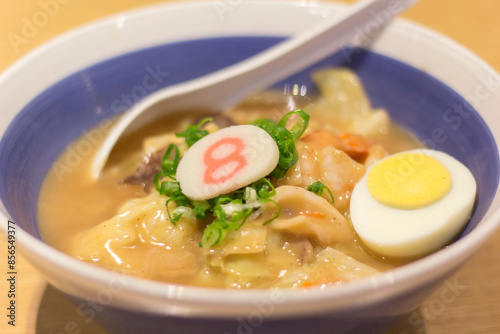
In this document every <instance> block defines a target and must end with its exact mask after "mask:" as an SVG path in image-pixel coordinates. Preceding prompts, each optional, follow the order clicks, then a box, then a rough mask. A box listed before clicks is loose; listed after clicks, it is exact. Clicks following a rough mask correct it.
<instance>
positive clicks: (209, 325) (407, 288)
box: [0, 1, 500, 334]
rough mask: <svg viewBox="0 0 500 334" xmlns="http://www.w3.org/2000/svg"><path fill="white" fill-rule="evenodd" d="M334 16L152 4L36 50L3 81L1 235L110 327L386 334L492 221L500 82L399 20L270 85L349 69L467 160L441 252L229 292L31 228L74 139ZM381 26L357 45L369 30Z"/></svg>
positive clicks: (327, 9) (438, 144)
mask: <svg viewBox="0 0 500 334" xmlns="http://www.w3.org/2000/svg"><path fill="white" fill-rule="evenodd" d="M221 3H223V4H225V6H220V4H221ZM217 4H219V5H217ZM344 9H345V7H343V6H341V5H336V4H321V3H309V2H307V3H305V4H304V3H299V2H290V3H288V2H281V1H280V2H272V1H265V2H254V1H244V2H243V1H232V2H231V1H228V2H202V3H185V4H170V5H157V6H153V7H147V8H145V9H140V10H136V11H132V12H128V13H124V14H120V15H118V16H114V17H111V18H107V19H104V20H100V21H98V22H95V23H92V24H90V25H87V26H84V27H82V28H79V29H77V30H74V31H72V32H69V33H67V34H65V35H63V36H61V37H59V38H57V39H55V40H53V41H51V42H50V43H48V44H46V45H44V46H42V47H40V48H38V49H37V50H35V51H33V52H32V53H30V54H29V55H27V56H26V57H24V58H23V59H21V60H20V61H19V62H17V63H16V64H14V65H13V66H12V67H10V68H9V69H8V70H6V71H5V72H4V73H3V74H2V75H1V77H0V103H1V108H0V118H1V120H2V122H1V123H0V134H1V135H2V139H1V142H0V197H1V207H0V208H1V220H2V224H1V229H2V230H3V232H4V233H6V234H7V233H8V232H7V228H8V227H7V225H8V224H7V221H8V220H10V221H13V222H15V223H16V228H17V230H16V243H17V247H18V248H19V250H20V251H21V252H22V254H23V255H24V256H25V257H26V258H27V259H28V260H29V261H30V262H31V263H32V264H33V266H35V267H36V268H38V270H39V271H40V272H41V273H42V274H43V275H44V276H45V277H46V278H47V280H48V281H49V282H50V283H51V284H53V285H54V286H55V287H56V288H58V289H60V290H61V291H62V292H64V293H65V294H67V295H68V296H70V298H72V299H73V300H74V301H75V303H76V307H77V311H78V312H79V314H81V315H82V316H88V317H90V318H91V319H94V318H95V320H96V321H97V322H99V323H100V324H101V325H102V326H103V327H104V328H106V329H108V330H109V331H111V332H113V333H121V334H123V333H204V334H211V333H214V334H215V333H217V334H221V333H224V334H229V333H273V334H277V333H287V334H290V333H309V332H311V330H313V331H314V333H376V332H383V331H384V330H386V329H387V328H388V327H389V326H390V325H391V324H393V323H394V322H395V321H398V320H399V319H401V317H403V316H405V315H406V314H408V313H409V312H411V311H412V310H414V309H415V308H417V307H418V306H419V304H420V303H421V302H422V301H423V300H424V299H425V298H426V297H427V296H429V295H430V294H431V292H432V291H433V290H435V289H436V288H437V287H438V286H439V285H440V284H442V281H443V280H444V279H445V278H446V277H448V276H450V275H451V274H452V273H453V272H454V271H455V270H456V269H457V268H459V267H460V266H461V265H462V264H463V263H464V262H465V261H466V260H467V259H468V258H470V256H471V255H472V254H474V252H475V251H476V250H477V249H478V247H479V246H480V245H481V244H482V243H483V242H484V240H485V239H486V238H487V237H488V236H489V235H491V233H492V232H493V231H494V230H495V229H496V228H497V226H498V224H499V221H500V216H499V215H500V213H499V210H498V208H499V206H500V198H499V196H498V195H497V193H496V192H497V187H498V180H499V160H498V149H497V143H498V141H499V138H500V122H499V119H498V113H497V112H496V111H497V110H498V108H500V93H499V91H500V77H499V76H498V74H497V73H496V72H495V71H494V70H493V69H491V68H490V67H489V66H488V65H487V64H485V63H484V62H483V61H482V60H481V59H479V58H478V57H476V56H475V55H473V54H472V53H470V52H469V51H467V50H466V49H464V48H463V47H461V46H459V45H457V44H456V43H454V42H452V41H450V40H449V39H447V38H445V37H443V36H440V35H439V34H436V33H434V32H432V31H430V30H428V29H426V28H423V27H420V26H417V25H415V24H411V23H409V22H406V21H402V20H397V21H395V22H393V23H392V24H391V25H390V26H389V27H388V28H387V29H385V30H384V31H383V32H382V33H381V34H380V35H379V36H378V37H377V38H376V40H375V41H374V42H373V43H372V44H370V45H369V46H366V48H365V49H344V50H342V51H340V52H339V53H337V54H335V55H333V56H332V57H330V58H328V59H326V60H324V61H323V62H321V63H320V64H316V65H314V66H313V67H312V68H311V69H308V70H306V71H303V72H301V73H298V74H297V75H294V76H293V77H291V78H288V79H287V80H285V81H284V82H282V83H279V84H278V85H277V87H281V86H283V85H284V84H291V85H293V84H299V85H305V86H307V87H308V89H309V90H310V91H313V90H314V86H313V85H312V84H311V81H310V78H309V73H310V71H311V70H312V69H315V68H319V67H322V66H326V65H328V66H347V67H350V68H352V69H353V70H354V71H356V73H357V74H358V75H359V76H360V78H361V80H362V81H363V83H364V85H365V87H366V91H367V94H368V95H369V98H370V100H371V102H372V104H373V105H374V106H375V107H383V108H385V109H386V110H387V111H388V112H389V113H390V115H391V116H392V117H393V119H394V121H395V122H397V123H399V124H401V125H402V126H404V127H406V128H407V129H409V130H411V131H413V132H414V133H415V134H416V135H417V136H418V137H419V138H420V139H421V140H423V141H424V142H425V143H426V144H427V145H428V146H429V147H430V148H435V149H439V150H443V151H445V152H447V153H449V154H451V155H453V156H454V157H456V158H457V159H458V160H460V161H462V162H463V163H464V164H466V165H467V166H468V167H469V168H470V169H471V171H472V173H473V175H474V177H475V178H476V181H477V185H478V196H477V202H476V206H475V209H474V213H473V216H472V219H471V221H470V222H469V224H468V225H467V227H466V228H465V229H464V231H463V233H462V234H461V235H460V237H459V239H458V240H457V241H455V242H454V243H452V244H451V245H450V246H448V247H446V248H444V249H442V250H440V251H438V252H436V253H434V254H432V255H429V256H426V257H425V258H423V259H421V260H418V261H415V262H413V263H411V264H408V265H405V266H403V267H400V268H398V269H395V270H392V271H389V272H387V273H384V274H382V275H378V276H375V277H371V278H367V279H362V280H359V281H354V282H351V283H348V284H345V285H342V286H331V287H326V288H310V289H307V290H300V289H298V290H256V291H234V290H219V289H208V288H198V287H186V286H178V285H171V284H166V283H160V282H153V281H147V280H143V279H138V278H134V277H128V276H125V275H119V274H117V273H114V272H111V271H108V270H105V269H101V268H98V267H96V266H93V265H91V264H88V263H83V262H81V261H78V260H76V259H74V258H72V257H70V256H68V255H65V254H63V253H61V252H59V251H57V250H56V249H54V248H52V247H50V246H49V245H47V244H45V243H44V242H43V240H42V239H41V238H40V234H39V231H38V228H37V217H36V203H37V196H38V191H39V189H40V185H41V182H42V180H43V178H44V176H45V174H46V173H47V171H48V169H49V168H50V166H51V163H52V162H53V161H54V160H55V159H56V158H57V157H58V155H59V154H60V153H61V152H62V151H63V150H64V149H65V147H66V146H67V145H68V144H69V143H70V142H71V141H73V140H74V139H76V138H77V137H79V136H80V135H82V134H83V133H85V132H86V131H89V130H90V129H92V128H93V127H95V126H98V125H99V124H103V122H105V120H106V119H108V118H110V117H112V116H115V115H117V114H119V113H121V112H123V111H124V110H125V109H127V108H128V106H129V105H130V104H131V103H134V102H136V101H138V100H139V99H141V98H143V97H144V96H146V95H147V94H150V93H152V92H153V91H155V90H157V89H159V88H161V87H165V86H167V85H172V84H175V83H178V82H182V81H185V80H188V79H191V78H195V77H197V76H200V75H203V74H205V73H209V72H211V71H214V70H216V69H219V68H222V67H224V66H227V65H230V64H232V63H235V62H237V61H239V60H242V59H244V58H246V57H249V56H251V55H253V54H255V53H258V52H259V51H261V50H264V49H266V48H268V47H270V46H272V45H274V44H276V43H278V42H280V41H282V40H283V39H285V38H286V37H287V36H290V35H293V34H295V33H297V32H299V31H301V30H303V29H307V28H308V27H311V26H313V25H314V24H316V23H317V22H318V21H321V20H324V19H325V18H326V17H329V16H331V15H337V14H338V13H340V12H341V11H342V10H344ZM256 17H258V18H259V20H258V21H259V22H258V24H256V21H255V20H256V19H255V18H256ZM377 20H378V18H377V17H374V21H373V22H372V26H366V27H365V29H360V30H359V31H358V33H359V35H358V37H359V38H361V39H363V38H365V40H366V38H367V37H371V36H370V34H372V33H373V31H372V30H371V28H370V27H373V26H374V25H376V23H377V22H378V21H377ZM145 78H148V79H147V80H146V79H145ZM124 96H125V97H126V98H125V97H124ZM85 152H86V151H85V150H84V149H83V148H82V149H81V151H77V152H76V153H75V154H76V158H78V157H80V158H82V157H84V156H85V154H86V153H85ZM75 163H77V162H75Z"/></svg>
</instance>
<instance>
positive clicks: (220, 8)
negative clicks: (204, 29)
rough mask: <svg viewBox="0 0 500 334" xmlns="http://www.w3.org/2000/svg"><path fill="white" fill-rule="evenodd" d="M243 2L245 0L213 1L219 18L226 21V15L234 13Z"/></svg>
mask: <svg viewBox="0 0 500 334" xmlns="http://www.w3.org/2000/svg"><path fill="white" fill-rule="evenodd" d="M242 3H243V0H216V1H213V2H212V6H213V7H214V10H215V13H216V14H217V16H218V17H219V19H220V20H221V21H224V19H225V18H226V15H227V14H228V13H232V12H233V11H234V10H235V9H236V8H238V6H239V5H241V4H242Z"/></svg>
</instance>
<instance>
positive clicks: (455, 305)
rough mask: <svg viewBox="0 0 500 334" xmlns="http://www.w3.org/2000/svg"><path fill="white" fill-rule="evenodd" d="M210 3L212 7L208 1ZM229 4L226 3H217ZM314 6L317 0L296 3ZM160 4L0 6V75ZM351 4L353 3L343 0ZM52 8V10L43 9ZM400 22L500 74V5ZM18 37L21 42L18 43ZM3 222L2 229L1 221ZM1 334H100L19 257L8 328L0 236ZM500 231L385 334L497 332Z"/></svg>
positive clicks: (444, 2) (444, 3) (461, 5)
mask: <svg viewBox="0 0 500 334" xmlns="http://www.w3.org/2000/svg"><path fill="white" fill-rule="evenodd" d="M207 1H215V0H207ZM221 1H223V2H227V1H228V0H221ZM296 1H300V2H302V3H304V2H307V3H309V2H311V3H314V2H316V1H315V0H296ZM159 2H162V1H159V0H99V1H98V0H85V1H82V0H18V1H7V0H0V72H1V71H3V70H4V69H5V68H7V67H8V66H9V65H10V64H12V63H13V62H14V61H16V60H17V59H19V58H20V57H22V56H23V55H25V54H26V53H27V52H29V51H30V50H32V49H33V48H35V47H37V46H39V45H41V44H42V43H44V42H45V41H47V40H48V39H50V38H52V37H53V36H55V35H57V34H59V33H61V32H63V31H66V30H68V29H71V28H74V27H76V26H79V25H81V24H83V23H86V22H88V21H91V20H93V19H96V18H100V17H103V16H106V15H109V14H113V13H117V12H120V11H124V10H128V9H131V8H135V7H139V6H143V5H147V4H152V3H159ZM344 2H348V3H352V2H354V1H353V0H344ZM49 5H50V6H49ZM41 11H45V12H47V13H50V14H51V15H50V16H47V18H48V19H47V20H46V21H45V22H42V23H44V24H40V26H39V27H38V28H37V29H36V31H31V32H30V33H29V34H27V32H26V31H25V32H24V33H25V34H24V35H23V32H22V27H23V24H25V22H26V20H32V19H33V18H34V17H36V16H37V15H41V14H40V12H41ZM403 16H404V17H406V18H408V19H410V20H412V21H415V22H418V23H420V24H422V25H425V26H428V27H430V28H432V29H435V30H437V31H440V32H441V33H443V34H445V35H447V36H449V37H451V38H452V39H454V40H456V41H458V42H459V43H461V44H463V45H464V46H466V47H468V48H469V49H470V50H472V51H473V52H474V53H476V54H477V55H479V56H480V57H481V58H483V59H485V60H486V61H487V62H488V63H489V64H490V65H491V66H493V67H494V68H495V69H496V70H497V71H500V0H480V1H472V0H421V1H420V2H419V3H418V4H417V5H416V6H415V7H413V8H412V9H410V10H409V11H408V12H406V13H405V14H404V15H403ZM16 35H17V36H19V37H20V39H19V38H18V39H16ZM1 223H2V224H3V223H7V222H1ZM0 248H1V249H0V269H1V272H2V273H4V274H3V275H2V276H1V277H0V280H1V282H2V283H1V284H0V287H1V289H2V291H0V309H1V310H2V311H1V312H0V315H1V316H0V333H33V334H35V333H36V334H59V333H68V331H67V329H65V325H66V324H67V323H69V322H70V321H75V322H76V323H77V324H78V326H79V328H80V329H81V332H79V333H95V334H99V333H106V332H105V331H104V330H102V329H101V328H99V327H98V326H97V325H96V324H93V323H86V322H85V321H84V320H85V319H83V318H82V317H80V316H78V315H77V313H76V312H75V307H74V306H73V305H72V304H71V303H69V302H68V301H67V300H66V299H65V298H64V297H63V296H62V295H61V294H60V293H59V292H57V291H56V290H54V289H53V288H51V287H50V286H48V285H47V284H46V282H45V281H44V279H43V278H42V277H41V276H40V274H38V272H37V271H36V270H35V269H33V267H32V266H31V265H30V264H29V263H28V262H27V261H26V260H25V259H23V258H22V257H20V258H18V261H17V265H18V273H19V274H18V282H17V283H18V286H17V290H18V291H17V292H18V294H17V297H16V298H17V306H18V309H17V318H16V326H15V327H12V326H8V325H7V320H8V319H7V318H6V317H5V314H6V310H5V307H6V305H7V302H8V300H7V288H6V285H5V280H6V277H5V276H6V272H7V260H6V259H7V251H6V249H7V247H6V240H5V238H4V237H3V236H0ZM499 281H500V231H497V232H496V233H495V234H493V235H492V236H491V239H490V240H489V241H488V242H486V243H485V244H484V246H483V247H482V249H481V250H480V251H479V252H478V253H477V254H476V255H475V256H474V257H473V258H472V259H471V260H470V261H469V262H468V263H467V264H466V265H465V266H464V267H463V268H462V269H461V270H460V271H458V272H457V273H456V274H455V275H454V276H453V277H451V278H450V279H449V280H448V284H452V285H455V286H456V287H458V288H457V289H455V293H454V296H455V298H449V296H446V298H445V295H446V293H448V292H449V291H448V290H446V289H447V287H446V286H443V287H442V288H441V289H438V290H437V291H436V292H435V293H434V294H433V295H432V296H431V297H430V298H429V299H428V300H427V301H426V302H425V303H424V304H423V305H422V307H420V309H419V310H417V311H415V313H414V314H412V316H410V317H409V318H408V319H407V320H405V321H403V322H402V323H401V324H400V325H399V326H397V327H396V328H394V329H393V330H392V331H391V334H409V333H427V334H438V333H455V334H461V333H463V334H465V333H500V286H499V283H498V282H499Z"/></svg>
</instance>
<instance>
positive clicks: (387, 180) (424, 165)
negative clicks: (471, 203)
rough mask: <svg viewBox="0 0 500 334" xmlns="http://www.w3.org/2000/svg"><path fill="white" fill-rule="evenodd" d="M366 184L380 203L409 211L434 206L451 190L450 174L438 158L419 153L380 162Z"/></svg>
mask: <svg viewBox="0 0 500 334" xmlns="http://www.w3.org/2000/svg"><path fill="white" fill-rule="evenodd" d="M367 181H368V190H369V191H370V194H371V195H372V196H373V198H375V199H376V200H377V201H378V202H380V203H382V204H384V205H387V206H389V207H393V208H397V209H406V210H411V209H419V208H423V207H426V206H428V205H431V204H434V203H436V202H438V201H439V200H440V199H441V198H443V197H444V196H445V195H446V194H447V193H448V192H449V191H450V189H451V176H450V172H449V171H448V170H447V169H446V168H445V167H444V166H443V165H442V164H441V163H440V162H439V161H437V160H436V159H434V158H432V157H429V156H427V155H424V154H420V153H416V152H408V153H402V154H398V155H395V156H393V157H389V158H386V159H384V160H382V161H380V162H379V163H377V164H376V165H375V166H373V167H372V169H371V170H370V172H369V174H368V180H367Z"/></svg>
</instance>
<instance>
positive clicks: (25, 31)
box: [7, 0, 71, 53]
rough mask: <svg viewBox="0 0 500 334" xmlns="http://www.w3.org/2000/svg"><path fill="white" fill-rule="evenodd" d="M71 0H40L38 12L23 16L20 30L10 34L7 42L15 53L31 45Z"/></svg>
mask: <svg viewBox="0 0 500 334" xmlns="http://www.w3.org/2000/svg"><path fill="white" fill-rule="evenodd" d="M70 1H71V0H39V1H38V2H37V4H38V10H37V11H35V12H34V13H33V14H31V15H28V16H23V17H22V18H21V19H20V21H21V25H20V29H19V30H18V31H16V32H13V31H11V32H9V33H8V34H7V40H8V41H9V43H10V45H11V47H12V49H13V50H14V52H15V53H19V52H20V48H21V47H22V46H24V45H26V44H29V42H30V41H31V40H33V39H34V38H35V37H36V36H37V35H38V32H39V31H40V29H43V28H44V27H45V26H46V25H47V24H48V23H49V22H50V20H51V19H53V18H54V17H55V16H56V15H57V14H59V11H60V10H61V6H64V5H67V4H68V3H69V2H70Z"/></svg>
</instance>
